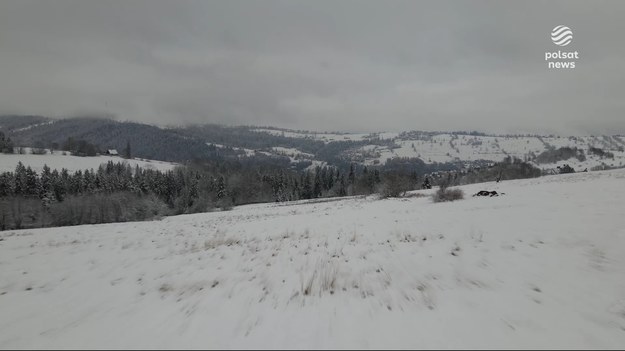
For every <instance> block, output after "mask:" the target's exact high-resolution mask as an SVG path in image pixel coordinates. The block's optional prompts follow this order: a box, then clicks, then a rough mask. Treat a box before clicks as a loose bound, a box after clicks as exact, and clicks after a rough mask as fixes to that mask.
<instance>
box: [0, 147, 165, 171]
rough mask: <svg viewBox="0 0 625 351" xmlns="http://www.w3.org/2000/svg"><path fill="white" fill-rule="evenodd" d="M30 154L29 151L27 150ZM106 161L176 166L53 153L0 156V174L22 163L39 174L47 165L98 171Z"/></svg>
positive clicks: (151, 166) (138, 160)
mask: <svg viewBox="0 0 625 351" xmlns="http://www.w3.org/2000/svg"><path fill="white" fill-rule="evenodd" d="M27 151H28V152H30V150H27ZM108 161H113V162H115V163H117V162H126V163H128V164H129V165H130V166H132V167H135V166H136V165H138V166H140V167H142V168H146V169H157V170H161V171H166V170H170V169H173V168H174V167H176V165H177V164H175V163H170V162H164V161H155V160H144V159H136V158H135V159H130V160H128V159H125V158H122V157H114V156H104V155H101V156H94V157H79V156H72V155H70V154H67V155H63V153H62V152H60V151H54V153H52V154H51V153H49V152H48V153H47V154H44V155H33V154H30V153H27V154H23V155H20V154H11V155H9V154H0V172H12V171H14V170H15V166H17V164H18V162H22V164H24V166H27V167H28V166H30V167H31V168H32V169H33V170H35V171H36V172H41V170H42V169H43V166H44V165H48V167H50V168H51V169H59V170H60V169H61V168H66V169H67V170H68V171H70V172H74V171H78V170H85V169H98V167H100V165H101V164H103V163H107V162H108Z"/></svg>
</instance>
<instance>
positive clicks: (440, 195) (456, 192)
mask: <svg viewBox="0 0 625 351" xmlns="http://www.w3.org/2000/svg"><path fill="white" fill-rule="evenodd" d="M462 199H464V191H462V189H448V188H446V187H441V188H440V189H438V191H437V192H436V193H434V195H432V200H433V201H434V202H445V201H455V200H462Z"/></svg>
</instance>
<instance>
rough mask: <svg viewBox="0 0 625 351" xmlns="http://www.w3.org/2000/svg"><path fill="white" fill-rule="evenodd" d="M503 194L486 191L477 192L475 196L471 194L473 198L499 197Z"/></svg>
mask: <svg viewBox="0 0 625 351" xmlns="http://www.w3.org/2000/svg"><path fill="white" fill-rule="evenodd" d="M503 194H504V193H501V194H498V193H497V192H496V191H494V190H493V191H488V190H480V191H478V192H477V193H476V194H473V196H490V197H493V196H499V195H503Z"/></svg>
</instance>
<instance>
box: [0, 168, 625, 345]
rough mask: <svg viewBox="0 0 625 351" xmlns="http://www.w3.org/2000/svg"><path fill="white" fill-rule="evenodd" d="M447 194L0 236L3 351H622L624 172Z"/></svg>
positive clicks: (486, 186) (0, 336)
mask: <svg viewBox="0 0 625 351" xmlns="http://www.w3.org/2000/svg"><path fill="white" fill-rule="evenodd" d="M462 188H463V189H464V191H465V193H466V194H467V197H466V199H465V200H461V201H456V202H452V203H432V202H431V200H430V199H429V198H427V197H416V196H415V197H410V198H403V199H387V200H377V199H375V198H374V197H373V196H371V197H368V198H361V197H356V198H345V199H339V200H335V199H333V200H329V201H318V202H298V203H289V204H263V205H250V206H241V207H236V208H234V209H233V210H231V211H227V212H214V213H208V214H197V215H185V216H177V217H169V218H165V219H163V220H161V221H154V222H137V223H126V224H107V225H91V226H79V227H66V228H51V229H41V230H24V231H7V232H0V312H1V313H0V348H2V349H8V348H82V347H85V348H335V347H336V348H499V347H502V348H542V347H544V348H619V349H622V348H623V347H625V216H624V215H623V214H625V202H624V200H623V199H625V171H624V170H614V171H604V172H589V173H578V174H570V175H560V176H547V177H543V178H538V179H530V180H519V181H506V182H502V183H499V184H496V183H488V184H474V185H469V186H464V187H462ZM482 189H484V190H497V191H500V192H505V195H503V196H501V197H493V198H480V197H471V196H470V195H469V194H471V193H474V192H476V191H478V190H482ZM428 192H430V191H427V192H425V191H424V192H416V193H415V194H427V193H428Z"/></svg>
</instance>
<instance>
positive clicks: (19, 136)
mask: <svg viewBox="0 0 625 351" xmlns="http://www.w3.org/2000/svg"><path fill="white" fill-rule="evenodd" d="M0 132H2V133H3V134H5V135H6V136H7V137H10V138H11V139H12V140H13V142H14V143H15V145H16V146H34V147H40V148H53V149H54V148H55V147H56V146H58V145H62V144H63V143H64V142H65V141H66V140H67V139H68V138H73V139H74V140H85V141H87V142H89V143H91V144H94V145H96V146H97V147H98V148H99V149H100V150H106V149H117V150H123V149H124V148H125V147H126V145H127V143H130V144H131V146H132V151H133V156H135V157H141V158H147V159H153V160H161V161H173V162H179V163H185V162H187V161H192V160H223V159H240V160H242V159H245V162H261V163H272V164H275V165H279V166H283V167H289V168H293V169H299V170H301V169H306V168H309V167H316V166H324V165H333V166H338V167H339V168H343V169H346V168H348V167H349V165H350V164H351V163H356V164H359V165H366V166H374V167H385V168H398V167H399V168H406V169H410V170H411V171H417V172H421V173H424V172H431V171H437V170H448V169H462V168H467V167H471V166H482V165H485V164H490V163H492V162H499V161H502V160H504V159H505V158H507V157H508V156H510V157H516V158H519V159H521V160H524V161H528V162H532V163H534V164H535V165H536V166H537V167H539V168H541V169H543V171H548V170H550V169H555V168H556V167H557V166H563V165H564V164H568V165H571V166H572V167H574V168H575V169H578V170H583V169H589V170H591V169H606V168H615V167H623V166H625V137H623V136H618V135H600V136H567V137H564V136H556V135H546V136H542V135H490V134H485V133H478V132H444V131H441V132H425V131H406V132H402V133H390V132H380V133H360V134H358V133H336V132H334V133H332V132H309V131H296V130H287V129H279V128H272V127H263V128H261V127H254V126H237V127H229V126H223V125H216V124H201V125H189V126H177V127H159V126H154V125H147V124H141V123H135V122H120V121H115V120H113V119H105V118H68V119H51V118H46V117H38V116H0Z"/></svg>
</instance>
